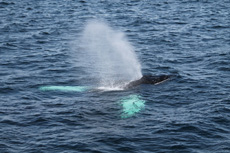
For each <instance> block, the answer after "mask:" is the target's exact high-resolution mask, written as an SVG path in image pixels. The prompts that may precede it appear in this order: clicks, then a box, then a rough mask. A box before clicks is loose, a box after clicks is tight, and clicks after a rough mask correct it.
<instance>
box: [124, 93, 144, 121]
mask: <svg viewBox="0 0 230 153" xmlns="http://www.w3.org/2000/svg"><path fill="white" fill-rule="evenodd" d="M121 105H122V108H123V109H122V114H121V118H129V117H132V116H133V115H135V114H136V113H138V112H140V111H141V110H142V109H144V107H145V101H144V100H142V99H141V96H139V95H130V96H128V97H125V98H124V99H122V100H121Z"/></svg>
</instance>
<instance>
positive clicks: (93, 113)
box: [0, 0, 230, 153]
mask: <svg viewBox="0 0 230 153" xmlns="http://www.w3.org/2000/svg"><path fill="white" fill-rule="evenodd" d="M91 19H98V20H104V21H105V22H107V23H108V24H109V25H110V26H111V27H112V28H114V29H116V30H119V31H122V32H124V33H125V34H126V36H127V39H128V40H129V42H130V43H131V44H132V45H133V47H134V49H135V52H136V54H137V57H138V59H139V61H140V63H141V65H142V73H143V74H151V75H161V74H167V75H172V76H174V77H173V78H172V79H170V80H169V81H167V82H164V83H162V84H159V85H154V86H153V85H141V86H138V87H135V88H133V89H129V90H123V91H103V92H102V91H85V92H62V91H41V90H39V87H41V86H45V85H68V86H84V85H89V82H93V78H88V74H89V72H87V71H86V68H85V67H86V66H85V65H84V64H83V63H81V60H80V59H81V54H79V55H78V54H76V55H74V56H73V54H72V53H73V52H75V53H78V51H80V48H78V49H76V48H75V47H73V44H75V45H76V44H78V43H80V41H77V40H78V39H79V37H80V36H79V35H80V34H81V33H82V31H83V29H84V27H85V26H86V23H87V21H89V20H91ZM87 62H88V61H87V59H86V61H85V63H87ZM89 62H90V61H89ZM90 79H91V80H90ZM229 93H230V1H229V0H216V1H214V0H143V1H141V0H126V1H121V0H113V1H104V0H89V1H86V0H85V1H84V0H81V1H80V0H66V1H65V0H46V1H40V0H20V1H19V0H18V1H15V0H0V152H2V153H8V152H9V153H16V152H27V153H29V152H36V153H38V152H63V153H71V152H74V153H75V152H77V153H78V152H87V153H113V152H114V153H123V152H124V153H128V152H130V153H152V152H156V153H158V152H159V153H160V152H161V153H164V152H172V153H174V152H175V153H182V152H183V153H184V152H186V153H187V152H189V153H190V152H191V153H207V152H210V153H229V152H230V95H229ZM129 95H139V96H140V97H141V99H142V100H144V101H145V109H143V110H141V111H140V112H138V113H136V114H135V115H133V116H131V117H128V118H122V117H121V114H122V108H121V105H120V100H121V99H122V98H123V97H126V96H129Z"/></svg>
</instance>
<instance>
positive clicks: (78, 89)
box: [39, 86, 88, 92]
mask: <svg viewBox="0 0 230 153" xmlns="http://www.w3.org/2000/svg"><path fill="white" fill-rule="evenodd" d="M87 89H88V87H86V86H43V87H40V88H39V90H41V91H66V92H68V91H75V92H83V91H86V90H87Z"/></svg>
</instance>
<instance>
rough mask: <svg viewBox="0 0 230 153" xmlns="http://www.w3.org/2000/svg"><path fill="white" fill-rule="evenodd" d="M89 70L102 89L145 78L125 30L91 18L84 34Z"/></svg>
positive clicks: (83, 39)
mask: <svg viewBox="0 0 230 153" xmlns="http://www.w3.org/2000/svg"><path fill="white" fill-rule="evenodd" d="M81 47H82V50H83V51H84V54H85V56H82V58H84V60H85V63H86V62H87V65H88V66H87V67H88V71H90V72H91V75H92V76H93V77H95V78H96V79H97V80H98V85H99V87H100V88H108V89H113V88H114V89H123V87H124V86H125V85H126V84H127V83H129V82H130V81H133V80H137V79H139V78H141V77H142V73H141V65H140V63H139V61H138V59H137V57H136V54H135V52H134V49H133V47H132V45H131V44H130V43H129V42H128V40H127V38H126V37H125V35H124V33H122V32H120V31H117V30H114V29H112V28H111V27H109V26H108V25H107V24H106V23H104V22H99V21H96V20H93V21H89V22H88V23H87V25H86V27H85V29H84V31H83V34H82V37H81Z"/></svg>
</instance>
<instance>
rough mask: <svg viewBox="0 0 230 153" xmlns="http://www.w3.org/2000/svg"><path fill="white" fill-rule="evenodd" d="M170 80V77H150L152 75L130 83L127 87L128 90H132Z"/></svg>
mask: <svg viewBox="0 0 230 153" xmlns="http://www.w3.org/2000/svg"><path fill="white" fill-rule="evenodd" d="M169 78H170V76H169V75H160V76H150V75H144V76H143V77H142V78H140V79H139V80H135V81H132V82H130V83H129V84H128V85H127V86H126V89H127V88H132V87H135V86H138V85H141V84H153V85H154V84H159V83H161V82H163V81H166V80H168V79H169Z"/></svg>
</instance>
